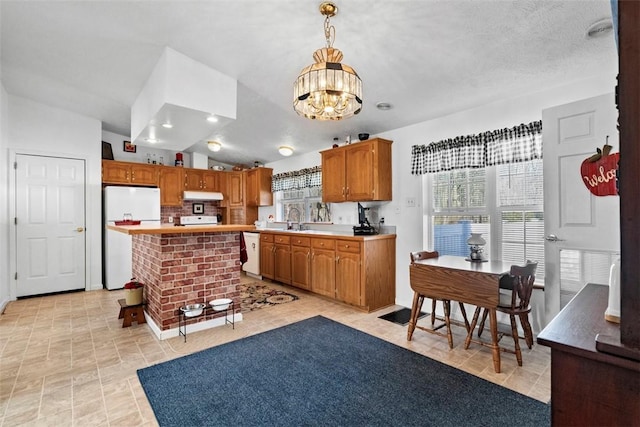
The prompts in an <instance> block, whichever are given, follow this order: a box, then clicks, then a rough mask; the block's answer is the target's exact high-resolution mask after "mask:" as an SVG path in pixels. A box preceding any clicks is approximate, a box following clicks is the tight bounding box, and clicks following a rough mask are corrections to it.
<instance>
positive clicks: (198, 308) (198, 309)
mask: <svg viewBox="0 0 640 427" xmlns="http://www.w3.org/2000/svg"><path fill="white" fill-rule="evenodd" d="M180 310H181V311H182V312H183V313H184V315H185V316H187V317H195V316H200V315H201V314H202V310H204V304H189V305H185V306H184V307H180Z"/></svg>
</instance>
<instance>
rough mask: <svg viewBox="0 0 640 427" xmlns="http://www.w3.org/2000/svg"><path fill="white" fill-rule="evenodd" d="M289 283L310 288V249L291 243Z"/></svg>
mask: <svg viewBox="0 0 640 427" xmlns="http://www.w3.org/2000/svg"><path fill="white" fill-rule="evenodd" d="M291 284H292V285H293V286H297V287H299V288H302V289H307V290H309V289H311V249H310V248H309V247H305V246H294V245H291Z"/></svg>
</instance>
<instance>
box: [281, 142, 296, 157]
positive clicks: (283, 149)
mask: <svg viewBox="0 0 640 427" xmlns="http://www.w3.org/2000/svg"><path fill="white" fill-rule="evenodd" d="M278 152H279V153H280V154H282V155H283V156H285V157H288V156H290V155H292V154H293V148H291V147H289V146H287V145H281V146H280V147H278Z"/></svg>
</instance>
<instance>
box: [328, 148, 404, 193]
mask: <svg viewBox="0 0 640 427" xmlns="http://www.w3.org/2000/svg"><path fill="white" fill-rule="evenodd" d="M391 144H392V141H389V140H386V139H381V138H374V139H372V140H369V141H362V142H358V143H355V144H350V145H345V146H342V147H338V148H332V149H330V150H325V151H322V152H321V154H322V200H323V201H324V202H347V201H352V202H360V201H379V200H391V198H392V185H391V176H392V175H391Z"/></svg>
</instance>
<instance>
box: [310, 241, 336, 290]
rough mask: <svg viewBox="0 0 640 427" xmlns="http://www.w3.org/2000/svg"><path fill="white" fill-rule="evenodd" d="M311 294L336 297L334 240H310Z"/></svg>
mask: <svg viewBox="0 0 640 427" xmlns="http://www.w3.org/2000/svg"><path fill="white" fill-rule="evenodd" d="M311 292H314V293H316V294H319V295H324V296H327V297H331V298H335V297H336V252H335V240H334V239H311Z"/></svg>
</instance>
